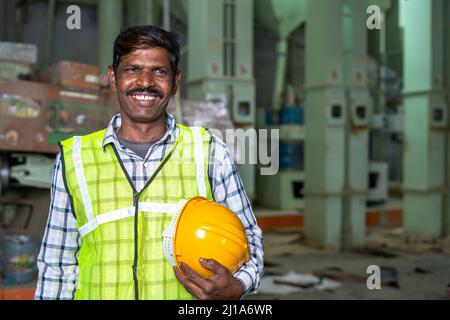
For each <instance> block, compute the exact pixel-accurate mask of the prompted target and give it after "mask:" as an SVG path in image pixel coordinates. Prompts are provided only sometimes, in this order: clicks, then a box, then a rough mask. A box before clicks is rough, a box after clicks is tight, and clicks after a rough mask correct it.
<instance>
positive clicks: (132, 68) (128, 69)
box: [125, 67, 139, 72]
mask: <svg viewBox="0 0 450 320" xmlns="http://www.w3.org/2000/svg"><path fill="white" fill-rule="evenodd" d="M138 71H139V68H137V67H128V68H125V72H138Z"/></svg>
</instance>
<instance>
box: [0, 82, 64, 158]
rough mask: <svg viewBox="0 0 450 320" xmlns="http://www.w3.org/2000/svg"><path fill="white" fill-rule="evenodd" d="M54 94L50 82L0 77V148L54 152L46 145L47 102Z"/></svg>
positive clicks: (54, 149)
mask: <svg viewBox="0 0 450 320" xmlns="http://www.w3.org/2000/svg"><path fill="white" fill-rule="evenodd" d="M58 97H59V93H58V89H57V88H56V87H55V86H52V85H48V84H43V83H38V82H32V81H19V80H7V79H0V150H8V151H25V152H45V153H55V152H57V151H58V147H57V146H56V145H49V144H48V137H49V133H50V130H51V129H50V128H49V126H48V116H49V110H48V102H49V101H50V100H51V99H55V98H58Z"/></svg>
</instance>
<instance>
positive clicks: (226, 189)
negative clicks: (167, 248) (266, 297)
mask: <svg viewBox="0 0 450 320" xmlns="http://www.w3.org/2000/svg"><path fill="white" fill-rule="evenodd" d="M209 162H210V167H209V177H210V181H211V188H212V193H213V196H214V200H215V201H216V202H218V203H221V204H223V205H225V206H227V207H228V208H229V209H231V210H232V211H233V212H234V213H236V215H237V216H238V217H239V219H240V220H241V221H242V223H243V225H244V228H245V232H246V235H247V239H248V243H249V247H250V260H249V261H248V262H247V263H246V264H245V265H243V266H242V267H241V268H240V269H239V270H238V271H237V272H236V273H235V274H234V275H233V274H231V272H230V271H229V270H228V269H227V268H225V267H224V266H223V265H221V264H219V263H218V262H217V261H215V260H213V259H208V258H207V257H204V259H200V261H199V262H200V264H201V265H202V266H204V267H205V268H207V269H209V270H211V271H213V273H214V275H213V276H212V277H211V278H210V279H205V278H203V277H202V276H200V275H199V274H198V273H197V272H195V271H194V270H193V269H191V268H190V267H189V266H188V265H186V264H183V263H180V266H179V267H180V268H181V270H182V271H183V272H180V271H179V270H178V268H177V267H174V272H175V275H176V277H177V279H178V280H179V281H180V282H181V283H182V284H183V286H184V287H185V288H186V289H187V290H188V291H189V292H191V293H192V294H194V295H195V296H197V297H198V298H199V299H202V300H204V299H221V300H223V299H239V298H242V297H244V296H245V294H247V293H249V292H250V291H251V290H254V289H256V288H257V287H258V285H259V283H260V279H261V276H262V273H263V250H262V234H261V229H260V228H259V227H258V225H257V224H256V219H255V216H254V214H253V211H252V209H251V206H250V202H249V200H248V198H247V195H246V193H245V190H244V187H243V184H242V181H241V178H240V177H239V173H238V172H237V169H236V167H235V165H234V163H233V160H232V159H231V156H230V153H229V152H228V149H227V147H226V145H225V144H224V143H223V142H222V141H220V140H218V139H217V138H216V137H213V139H212V142H211V156H210V161H209Z"/></svg>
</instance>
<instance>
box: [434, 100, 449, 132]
mask: <svg viewBox="0 0 450 320" xmlns="http://www.w3.org/2000/svg"><path fill="white" fill-rule="evenodd" d="M430 112H431V114H430V128H431V129H443V128H445V127H446V126H447V108H446V106H445V104H442V105H433V106H431V108H430Z"/></svg>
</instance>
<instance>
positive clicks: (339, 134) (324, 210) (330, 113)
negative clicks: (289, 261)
mask: <svg viewBox="0 0 450 320" xmlns="http://www.w3.org/2000/svg"><path fill="white" fill-rule="evenodd" d="M341 6H342V0H323V1H308V3H307V14H306V17H307V18H306V71H305V135H306V137H307V139H306V140H305V190H304V195H305V227H304V230H305V236H306V238H307V239H308V241H310V242H317V243H319V244H321V245H322V246H325V247H334V248H340V246H341V228H342V210H343V208H342V196H343V188H344V182H345V148H344V144H345V122H346V116H345V112H346V109H345V90H344V88H343V72H342V53H343V50H342V15H341Z"/></svg>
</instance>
